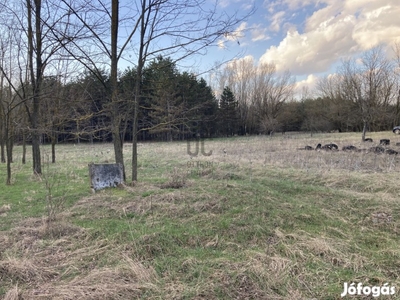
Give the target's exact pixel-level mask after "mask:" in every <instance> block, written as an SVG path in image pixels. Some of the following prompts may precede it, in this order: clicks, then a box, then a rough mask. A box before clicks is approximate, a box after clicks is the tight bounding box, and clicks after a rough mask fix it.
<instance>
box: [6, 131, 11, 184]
mask: <svg viewBox="0 0 400 300" xmlns="http://www.w3.org/2000/svg"><path fill="white" fill-rule="evenodd" d="M12 149H13V147H12V141H11V137H10V136H9V134H7V139H6V152H7V182H6V184H7V185H10V184H11V163H12Z"/></svg>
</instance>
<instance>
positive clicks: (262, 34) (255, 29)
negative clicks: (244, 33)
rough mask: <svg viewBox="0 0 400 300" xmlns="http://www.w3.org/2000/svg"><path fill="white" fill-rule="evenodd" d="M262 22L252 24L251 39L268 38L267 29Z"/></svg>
mask: <svg viewBox="0 0 400 300" xmlns="http://www.w3.org/2000/svg"><path fill="white" fill-rule="evenodd" d="M263 26H264V25H262V24H257V25H253V26H252V28H251V29H250V32H251V41H252V42H257V41H266V40H269V39H270V37H269V36H268V35H267V33H266V32H267V29H266V28H264V27H263Z"/></svg>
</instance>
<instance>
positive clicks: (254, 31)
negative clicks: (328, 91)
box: [203, 0, 400, 91]
mask: <svg viewBox="0 0 400 300" xmlns="http://www.w3.org/2000/svg"><path fill="white" fill-rule="evenodd" d="M252 5H253V6H255V9H256V11H255V13H254V14H253V15H252V16H251V17H250V18H249V19H248V20H246V22H242V23H241V24H239V26H238V27H237V28H236V30H235V32H233V33H232V34H231V35H229V36H226V37H223V38H221V39H220V40H219V41H218V43H217V47H215V48H213V49H211V50H210V51H209V52H208V54H207V56H206V57H205V58H203V60H205V61H206V62H207V63H210V64H211V63H212V62H211V61H214V62H215V61H223V60H225V59H229V57H234V56H235V55H239V56H238V57H239V59H240V58H244V57H246V56H247V57H251V58H253V59H254V61H255V62H256V63H263V62H267V63H275V65H276V67H277V71H284V70H289V71H290V72H291V74H292V75H293V76H295V77H296V82H297V87H298V89H301V87H303V86H305V87H308V88H309V90H310V91H312V90H313V88H314V87H315V83H316V81H317V79H318V78H319V77H322V76H326V75H328V74H332V73H334V72H335V70H336V68H337V67H338V65H339V64H340V62H341V61H342V60H343V59H347V58H351V57H357V56H359V55H360V54H361V53H362V52H365V51H367V50H369V49H371V48H373V47H375V46H378V45H383V47H384V48H385V49H387V53H388V55H389V52H390V49H391V48H390V47H392V46H393V44H394V43H395V42H400V0H275V1H274V0H254V1H253V3H251V1H249V0H220V2H219V9H221V10H225V11H227V12H229V11H236V10H237V11H243V12H245V11H246V10H248V9H249V8H250V7H251V6H252Z"/></svg>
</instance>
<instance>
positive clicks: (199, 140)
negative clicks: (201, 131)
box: [187, 138, 212, 157]
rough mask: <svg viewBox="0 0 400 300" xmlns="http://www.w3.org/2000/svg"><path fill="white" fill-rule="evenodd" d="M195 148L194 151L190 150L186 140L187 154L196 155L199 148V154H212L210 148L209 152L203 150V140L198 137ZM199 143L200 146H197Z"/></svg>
mask: <svg viewBox="0 0 400 300" xmlns="http://www.w3.org/2000/svg"><path fill="white" fill-rule="evenodd" d="M195 143H196V150H195V151H194V152H192V151H191V149H190V141H189V140H188V141H187V154H189V155H190V156H192V157H193V156H197V155H199V148H200V150H201V154H203V155H204V156H210V155H211V154H212V150H210V151H209V152H205V150H204V140H203V139H199V138H197V139H196V141H195ZM199 144H200V147H199Z"/></svg>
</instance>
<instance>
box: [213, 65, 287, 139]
mask: <svg viewBox="0 0 400 300" xmlns="http://www.w3.org/2000/svg"><path fill="white" fill-rule="evenodd" d="M221 74H222V75H220V78H219V80H220V82H221V83H223V84H226V85H227V86H229V87H230V88H231V90H232V91H233V92H234V94H235V97H238V101H239V112H240V116H241V121H242V122H243V123H245V124H247V127H250V128H256V130H259V131H261V132H269V133H273V132H274V131H276V130H277V129H278V128H279V126H280V124H279V119H278V115H279V114H280V113H281V110H282V106H283V104H284V103H285V102H286V101H289V100H291V99H292V98H293V91H294V78H293V77H292V76H291V74H290V73H289V72H288V71H286V72H283V73H281V74H279V73H278V72H277V71H276V67H275V65H274V64H261V65H255V64H254V61H253V60H252V59H248V58H247V59H246V58H245V59H242V60H238V61H233V62H230V63H228V64H227V65H226V66H225V68H224V70H223V71H222V72H221ZM237 95H238V96H237Z"/></svg>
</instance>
